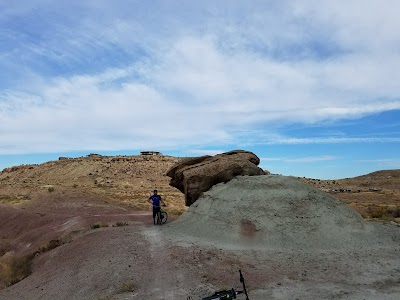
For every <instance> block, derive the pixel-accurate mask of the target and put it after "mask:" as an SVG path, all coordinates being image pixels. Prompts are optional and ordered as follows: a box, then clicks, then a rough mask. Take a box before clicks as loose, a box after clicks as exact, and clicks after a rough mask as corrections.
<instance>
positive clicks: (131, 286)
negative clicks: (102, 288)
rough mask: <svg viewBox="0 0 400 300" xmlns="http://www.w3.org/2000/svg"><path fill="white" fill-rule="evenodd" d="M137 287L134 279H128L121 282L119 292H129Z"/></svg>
mask: <svg viewBox="0 0 400 300" xmlns="http://www.w3.org/2000/svg"><path fill="white" fill-rule="evenodd" d="M135 289H136V285H135V284H134V283H133V282H132V281H127V282H124V283H123V284H121V286H120V287H119V290H118V293H121V294H122V293H129V292H133V291H135Z"/></svg>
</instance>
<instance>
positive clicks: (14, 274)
mask: <svg viewBox="0 0 400 300" xmlns="http://www.w3.org/2000/svg"><path fill="white" fill-rule="evenodd" d="M32 258H33V256H18V255H16V254H15V253H14V252H13V251H10V252H7V253H6V254H4V255H3V256H2V257H1V258H0V286H2V285H4V286H11V285H13V284H15V283H17V282H19V281H21V280H22V279H24V278H25V277H27V276H29V275H30V274H31V261H32Z"/></svg>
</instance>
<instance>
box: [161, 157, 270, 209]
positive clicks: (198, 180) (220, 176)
mask: <svg viewBox="0 0 400 300" xmlns="http://www.w3.org/2000/svg"><path fill="white" fill-rule="evenodd" d="M259 163H260V159H259V158H258V157H257V156H256V155H255V154H254V153H252V152H249V151H244V150H234V151H230V152H226V153H222V154H218V155H215V156H201V157H196V158H192V159H187V160H184V161H182V162H180V163H178V164H176V165H175V166H173V167H172V168H171V169H170V170H169V171H168V172H167V176H169V177H171V181H170V183H169V184H170V185H171V186H173V187H176V188H177V189H179V190H180V191H181V192H182V193H184V194H185V203H186V205H187V206H190V205H192V204H193V203H194V202H195V201H196V200H197V199H198V198H199V197H200V195H201V194H202V193H203V192H206V191H208V190H209V189H210V188H211V187H212V186H213V185H215V184H217V183H221V182H228V181H229V180H231V179H233V178H235V177H236V176H238V175H250V176H251V175H264V171H263V170H262V169H261V168H259V167H257V166H258V164H259Z"/></svg>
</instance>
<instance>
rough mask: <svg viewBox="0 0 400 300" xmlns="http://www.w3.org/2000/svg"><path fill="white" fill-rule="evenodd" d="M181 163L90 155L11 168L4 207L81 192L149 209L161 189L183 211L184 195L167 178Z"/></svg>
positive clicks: (0, 183)
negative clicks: (30, 200) (148, 200)
mask: <svg viewBox="0 0 400 300" xmlns="http://www.w3.org/2000/svg"><path fill="white" fill-rule="evenodd" d="M178 161H179V158H175V157H171V156H162V155H154V156H101V155H88V156H86V157H80V158H63V157H61V158H60V159H59V160H58V161H50V162H47V163H44V164H40V165H22V166H16V167H12V168H7V169H4V170H3V171H2V172H1V173H0V204H1V203H20V202H24V201H26V200H29V199H38V198H40V197H44V196H48V195H49V193H53V192H60V194H61V195H65V198H66V200H67V199H68V193H69V192H71V191H74V192H76V191H80V192H81V193H88V194H94V195H97V196H98V197H100V198H104V199H108V200H110V201H113V200H115V201H118V202H122V203H125V204H127V205H131V206H135V207H137V208H138V209H143V208H146V209H148V203H147V202H146V200H147V198H148V197H149V195H150V193H151V191H152V190H154V189H158V190H159V191H160V193H161V194H162V195H163V196H164V198H165V199H166V200H167V201H170V202H171V201H172V202H174V203H175V205H177V206H179V207H181V208H182V207H183V195H182V194H181V193H180V192H179V191H178V190H177V189H175V188H173V187H170V186H169V184H168V182H169V177H166V176H165V173H166V171H167V170H168V169H169V168H170V167H171V166H173V165H174V164H175V163H176V162H178ZM181 200H182V203H181V202H180V201H181Z"/></svg>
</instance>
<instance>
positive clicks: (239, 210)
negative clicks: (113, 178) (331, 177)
mask: <svg viewBox="0 0 400 300" xmlns="http://www.w3.org/2000/svg"><path fill="white" fill-rule="evenodd" d="M327 197H328V198H327ZM108 213H110V214H111V215H113V214H116V213H113V212H111V211H108ZM96 214H98V215H102V212H101V211H98V212H97V213H96ZM135 218H136V219H135V220H132V221H131V222H129V226H124V227H108V228H100V229H96V230H90V231H87V232H85V233H83V234H81V235H79V236H77V237H76V238H74V239H73V240H72V241H71V242H70V243H66V244H64V245H62V246H60V247H58V248H56V249H53V250H51V251H49V252H46V253H44V254H41V255H39V256H38V257H36V258H35V260H34V268H33V274H32V275H31V276H29V277H27V278H26V279H24V280H22V281H21V282H19V283H17V284H15V285H14V286H11V287H9V288H7V289H4V290H1V291H0V299H1V300H17V299H18V300H25V299H29V300H35V299H37V300H39V299H41V300H53V299H65V300H67V299H68V300H75V299H94V300H101V299H102V300H105V299H107V300H122V299H174V300H179V299H183V300H186V298H187V296H189V295H191V296H192V297H193V299H194V300H197V299H201V297H205V296H207V295H210V294H212V293H213V292H214V291H216V290H219V289H226V288H232V287H235V288H239V287H240V282H239V278H238V270H239V269H241V270H242V271H243V274H244V276H245V278H246V281H247V286H248V289H249V297H250V299H251V300H265V299H282V300H283V299H388V300H389V299H390V300H395V299H396V300H397V299H400V228H399V227H396V226H392V225H389V224H388V225H383V224H374V223H369V222H366V221H364V220H362V218H361V217H360V216H359V215H358V214H357V213H356V212H354V211H353V210H351V209H350V208H348V207H346V206H344V205H343V204H342V203H341V202H340V201H338V200H336V199H334V198H331V197H329V196H328V195H327V194H325V193H322V192H318V191H316V190H314V189H312V188H310V187H309V186H307V185H305V184H302V183H300V182H298V181H297V180H295V179H292V178H287V177H282V176H263V177H262V178H261V177H260V178H256V177H253V178H252V179H248V178H247V177H243V178H242V177H240V178H238V179H235V180H233V181H231V182H229V183H227V184H220V185H217V186H215V187H214V188H213V189H212V190H211V191H209V192H207V193H205V194H204V196H203V198H201V199H200V200H198V202H196V204H195V205H193V206H192V207H191V208H190V209H189V211H188V212H187V213H185V214H184V215H182V216H181V218H179V219H178V220H177V221H174V222H170V223H167V224H166V225H163V226H153V225H152V220H151V216H150V214H148V215H142V216H136V217H135ZM75 221H76V220H75V219H71V220H70V222H71V223H65V222H64V223H63V224H64V226H69V224H72V223H74V222H75ZM341 238H342V239H341ZM239 299H243V297H242V298H240V297H238V300H239Z"/></svg>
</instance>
